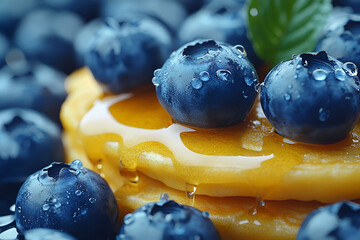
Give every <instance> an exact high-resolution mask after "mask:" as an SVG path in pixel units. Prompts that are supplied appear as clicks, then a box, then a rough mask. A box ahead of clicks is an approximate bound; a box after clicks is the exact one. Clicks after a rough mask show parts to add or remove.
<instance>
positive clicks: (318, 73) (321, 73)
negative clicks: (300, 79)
mask: <svg viewBox="0 0 360 240" xmlns="http://www.w3.org/2000/svg"><path fill="white" fill-rule="evenodd" d="M328 74H329V73H328V72H327V71H325V70H324V69H315V70H314V71H313V72H312V75H313V77H314V79H315V80H317V81H323V80H325V79H326V77H327V75H328Z"/></svg>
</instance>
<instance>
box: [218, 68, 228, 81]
mask: <svg viewBox="0 0 360 240" xmlns="http://www.w3.org/2000/svg"><path fill="white" fill-rule="evenodd" d="M216 75H217V76H218V78H219V79H221V80H223V81H229V80H230V76H231V72H230V71H229V70H225V69H220V70H217V71H216Z"/></svg>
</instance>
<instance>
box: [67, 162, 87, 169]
mask: <svg viewBox="0 0 360 240" xmlns="http://www.w3.org/2000/svg"><path fill="white" fill-rule="evenodd" d="M70 167H71V168H73V169H75V170H78V171H79V170H83V169H84V166H83V164H82V162H81V161H80V160H75V161H73V162H72V163H70Z"/></svg>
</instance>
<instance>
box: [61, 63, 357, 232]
mask: <svg viewBox="0 0 360 240" xmlns="http://www.w3.org/2000/svg"><path fill="white" fill-rule="evenodd" d="M66 87H67V90H68V92H69V96H68V98H67V100H66V101H65V103H64V104H63V107H62V110H61V120H62V122H63V125H64V130H65V131H64V137H63V139H64V145H65V148H66V152H67V159H68V161H69V162H70V161H72V160H74V159H81V160H82V161H83V163H84V166H86V167H88V168H91V169H93V170H95V171H98V172H99V173H100V174H101V175H102V176H103V177H105V179H106V180H107V181H108V182H109V184H110V186H111V188H112V189H113V191H114V192H115V194H116V197H117V201H118V205H119V209H120V215H121V216H124V215H125V214H127V213H130V212H132V211H134V210H135V209H136V208H138V207H140V206H142V205H144V204H146V203H148V202H151V201H158V200H159V198H160V195H161V194H162V193H167V194H169V195H170V198H171V199H173V200H176V201H178V202H180V203H182V204H188V205H192V206H194V207H196V208H199V209H200V210H203V211H208V212H209V213H210V215H211V219H212V220H213V221H214V223H215V225H216V227H217V228H218V230H219V232H220V234H221V237H222V239H294V238H295V236H296V233H297V231H298V228H299V226H300V224H301V222H302V220H303V219H304V218H305V216H306V215H307V214H308V213H309V212H310V211H312V210H314V209H316V208H317V207H319V206H321V205H324V203H331V202H335V201H338V200H343V199H348V200H351V199H357V198H359V196H360V192H359V191H358V190H357V188H356V187H357V185H358V183H359V182H360V174H358V173H359V172H360V169H359V167H360V163H359V158H360V148H359V147H360V146H359V144H360V143H359V134H360V133H359V131H360V126H359V125H357V126H356V127H355V129H354V130H353V131H352V132H351V133H350V134H349V136H348V138H347V139H345V140H344V141H342V142H339V143H337V144H332V145H321V146H320V145H309V144H302V143H297V142H293V141H291V140H289V139H286V138H284V137H281V136H279V135H277V134H276V133H275V132H274V129H273V127H272V126H271V125H270V123H269V122H268V121H267V119H266V118H265V116H264V115H263V113H262V110H261V106H260V105H259V102H258V101H257V103H256V104H255V106H254V108H253V109H252V111H251V113H250V115H249V116H248V117H247V119H246V120H245V121H244V122H243V123H240V124H238V125H236V126H232V127H229V128H224V129H196V128H193V127H188V126H184V125H180V124H176V123H174V122H173V121H172V120H171V117H170V116H169V115H168V114H167V112H166V111H165V110H164V109H162V107H161V106H160V105H159V103H158V101H157V99H156V95H155V92H154V89H153V88H152V87H150V86H148V87H144V88H141V89H137V90H136V91H134V92H131V93H125V94H120V95H111V94H104V93H103V91H102V90H101V88H100V87H99V86H98V85H97V83H96V81H95V80H94V79H93V77H92V75H91V73H90V71H89V70H88V69H86V68H84V69H81V70H78V71H77V72H75V73H73V74H72V75H70V76H69V77H68V79H67V81H66Z"/></svg>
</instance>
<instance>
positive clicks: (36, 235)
mask: <svg viewBox="0 0 360 240" xmlns="http://www.w3.org/2000/svg"><path fill="white" fill-rule="evenodd" d="M20 239H21V240H76V238H74V237H72V236H70V235H69V234H67V233H64V232H60V231H57V230H54V229H50V228H34V229H31V230H28V231H26V232H25V233H24V235H23V236H21V238H20Z"/></svg>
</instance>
